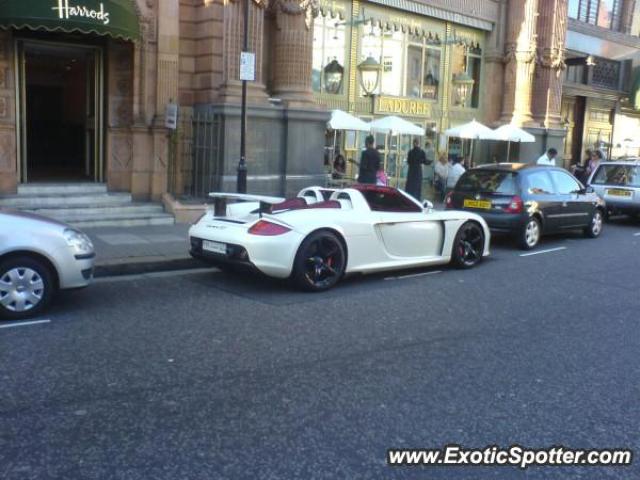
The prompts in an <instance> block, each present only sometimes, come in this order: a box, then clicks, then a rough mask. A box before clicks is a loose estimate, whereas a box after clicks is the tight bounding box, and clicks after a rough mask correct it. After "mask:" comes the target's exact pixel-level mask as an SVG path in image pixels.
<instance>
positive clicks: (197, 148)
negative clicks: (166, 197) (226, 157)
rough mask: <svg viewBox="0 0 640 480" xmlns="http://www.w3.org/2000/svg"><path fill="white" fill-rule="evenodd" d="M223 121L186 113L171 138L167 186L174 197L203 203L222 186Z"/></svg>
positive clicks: (211, 115)
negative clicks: (212, 192)
mask: <svg viewBox="0 0 640 480" xmlns="http://www.w3.org/2000/svg"><path fill="white" fill-rule="evenodd" d="M222 145H223V142H222V119H221V118H220V116H219V115H215V114H213V113H211V112H188V111H187V112H185V113H182V114H181V115H180V117H179V118H178V128H177V129H176V131H175V132H173V134H172V135H171V137H170V143H169V165H168V176H169V178H168V187H169V192H170V193H171V194H173V195H174V196H175V197H182V198H186V199H189V198H191V199H194V200H202V199H205V198H207V195H208V194H209V192H211V191H213V190H216V189H217V188H219V186H220V178H221V176H222V172H223V155H222V151H223V150H222V149H223V147H222Z"/></svg>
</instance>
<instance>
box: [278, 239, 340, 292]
mask: <svg viewBox="0 0 640 480" xmlns="http://www.w3.org/2000/svg"><path fill="white" fill-rule="evenodd" d="M346 258H347V255H346V252H345V249H344V247H343V246H342V242H341V241H340V240H339V239H338V237H337V236H336V235H335V234H333V233H331V232H316V233H313V234H311V235H309V236H308V237H307V238H306V239H305V240H304V241H303V242H302V245H300V248H299V249H298V253H297V255H296V259H295V261H294V265H293V274H292V276H291V278H292V280H293V282H294V283H295V285H296V286H297V287H298V288H301V289H303V290H307V291H311V292H320V291H323V290H328V289H330V288H331V287H333V286H334V285H335V284H336V283H338V281H339V280H340V279H341V278H342V276H343V275H344V272H345V269H346V266H347V262H346Z"/></svg>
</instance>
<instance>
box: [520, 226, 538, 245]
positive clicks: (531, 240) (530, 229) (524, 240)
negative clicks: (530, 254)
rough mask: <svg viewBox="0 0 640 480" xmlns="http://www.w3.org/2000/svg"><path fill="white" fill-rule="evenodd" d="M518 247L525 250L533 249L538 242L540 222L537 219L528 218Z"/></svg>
mask: <svg viewBox="0 0 640 480" xmlns="http://www.w3.org/2000/svg"><path fill="white" fill-rule="evenodd" d="M521 235H522V237H521V239H520V246H521V247H522V248H524V249H525V250H529V249H531V248H533V247H535V246H536V245H537V244H538V242H539V241H540V221H539V220H538V219H537V218H530V219H529V220H528V221H527V223H526V225H525V226H524V229H523V231H522V234H521Z"/></svg>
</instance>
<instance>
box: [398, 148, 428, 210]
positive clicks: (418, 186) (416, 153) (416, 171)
mask: <svg viewBox="0 0 640 480" xmlns="http://www.w3.org/2000/svg"><path fill="white" fill-rule="evenodd" d="M407 163H408V164H409V170H408V171H407V183H406V185H405V188H404V189H405V191H406V192H407V193H408V194H409V195H411V196H412V197H413V198H415V199H416V200H418V201H420V200H422V165H426V164H427V155H426V154H425V152H424V150H422V149H421V148H420V141H419V140H418V139H417V138H416V139H414V140H413V148H412V149H411V151H410V152H409V155H408V156H407Z"/></svg>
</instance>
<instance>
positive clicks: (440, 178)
mask: <svg viewBox="0 0 640 480" xmlns="http://www.w3.org/2000/svg"><path fill="white" fill-rule="evenodd" d="M448 176H449V162H447V156H446V155H445V154H444V153H441V154H440V157H439V158H438V161H437V162H436V166H435V170H434V176H433V187H434V188H435V190H436V192H437V193H438V198H439V199H440V201H442V199H443V198H444V192H445V190H446V188H447V177H448Z"/></svg>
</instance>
